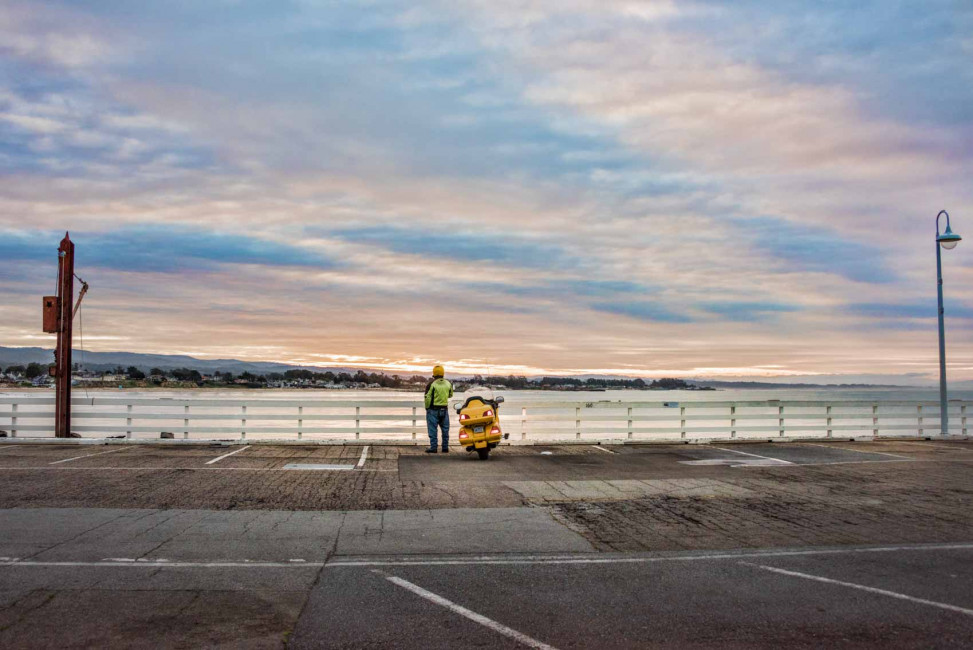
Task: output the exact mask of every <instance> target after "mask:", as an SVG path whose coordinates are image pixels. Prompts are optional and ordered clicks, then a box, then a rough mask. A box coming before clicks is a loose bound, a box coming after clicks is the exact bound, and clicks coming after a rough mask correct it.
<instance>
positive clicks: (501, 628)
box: [373, 570, 555, 650]
mask: <svg viewBox="0 0 973 650" xmlns="http://www.w3.org/2000/svg"><path fill="white" fill-rule="evenodd" d="M373 572H374V573H377V574H378V575H380V576H383V577H384V578H385V579H386V580H388V581H389V582H391V583H393V584H396V585H398V586H400V587H402V588H403V589H408V590H409V591H411V592H412V593H414V594H416V595H417V596H420V597H422V598H425V599H426V600H428V601H430V602H433V603H435V604H437V605H439V606H441V607H445V608H446V609H448V610H450V611H451V612H455V613H457V614H459V615H460V616H465V617H466V618H468V619H470V620H471V621H474V622H476V623H479V624H480V625H482V626H484V627H488V628H490V629H491V630H493V631H494V632H499V633H500V634H502V635H504V636H506V637H509V638H511V639H514V640H515V641H518V642H520V643H522V644H524V645H525V646H527V647H528V648H538V649H539V650H555V648H554V646H550V645H547V644H546V643H542V642H541V641H538V640H537V639H532V638H531V637H529V636H527V635H526V634H522V633H521V632H518V631H517V630H514V629H512V628H509V627H507V626H506V625H503V624H502V623H497V622H496V621H494V620H493V619H489V618H487V617H486V616H483V615H482V614H477V613H476V612H474V611H471V610H469V609H466V608H465V607H463V606H462V605H457V604H456V603H454V602H453V601H451V600H446V599H445V598H443V597H442V596H439V595H437V594H434V593H432V592H431V591H426V590H425V589H423V588H422V587H420V586H419V585H414V584H412V583H411V582H409V581H408V580H403V579H402V578H397V577H396V576H390V575H389V574H387V573H384V572H383V571H378V570H373Z"/></svg>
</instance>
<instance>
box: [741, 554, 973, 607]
mask: <svg viewBox="0 0 973 650" xmlns="http://www.w3.org/2000/svg"><path fill="white" fill-rule="evenodd" d="M740 564H746V565H747V566H752V567H756V568H758V569H763V570H764V571H772V572H773V573H779V574H781V575H785V576H793V577H795V578H804V579H805V580H816V581H817V582H824V583H826V584H831V585H841V586H842V587H851V588H852V589H860V590H861V591H867V592H869V593H872V594H879V595H880V596H888V597H889V598H898V599H899V600H908V601H909V602H912V603H920V604H922V605H932V606H933V607H938V608H939V609H946V610H949V611H951V612H959V613H960V614H966V615H967V616H973V609H966V608H965V607H957V606H956V605H950V604H949V603H940V602H937V601H935V600H926V599H925V598H916V597H915V596H908V595H906V594H900V593H898V592H896V591H888V590H887V589H878V588H876V587H868V586H866V585H859V584H855V583H854V582H844V581H842V580H832V579H831V578H822V577H821V576H815V575H811V574H810V573H800V572H799V571H788V570H786V569H778V568H777V567H772V566H764V565H762V564H751V563H750V562H741V563H740Z"/></svg>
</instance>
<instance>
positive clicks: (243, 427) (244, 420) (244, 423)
mask: <svg viewBox="0 0 973 650" xmlns="http://www.w3.org/2000/svg"><path fill="white" fill-rule="evenodd" d="M240 408H241V409H242V411H243V417H241V418H240V440H246V439H247V405H246V404H244V405H243V406H241V407H240Z"/></svg>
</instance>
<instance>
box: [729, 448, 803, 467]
mask: <svg viewBox="0 0 973 650" xmlns="http://www.w3.org/2000/svg"><path fill="white" fill-rule="evenodd" d="M713 449H719V450H720V451H729V452H731V453H734V454H743V455H744V456H753V457H754V458H763V459H764V460H770V461H774V462H776V463H780V464H781V465H793V464H794V463H792V462H791V461H789V460H781V459H780V458H772V457H771V456H759V455H757V454H751V453H748V452H745V451H737V450H736V449H726V448H725V447H713Z"/></svg>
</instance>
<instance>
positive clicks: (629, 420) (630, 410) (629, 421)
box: [628, 406, 632, 440]
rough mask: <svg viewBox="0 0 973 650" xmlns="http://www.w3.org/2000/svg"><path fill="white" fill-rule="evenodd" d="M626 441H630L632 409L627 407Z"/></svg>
mask: <svg viewBox="0 0 973 650" xmlns="http://www.w3.org/2000/svg"><path fill="white" fill-rule="evenodd" d="M628 439H629V440H631V439H632V407H631V406H629V407H628Z"/></svg>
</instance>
